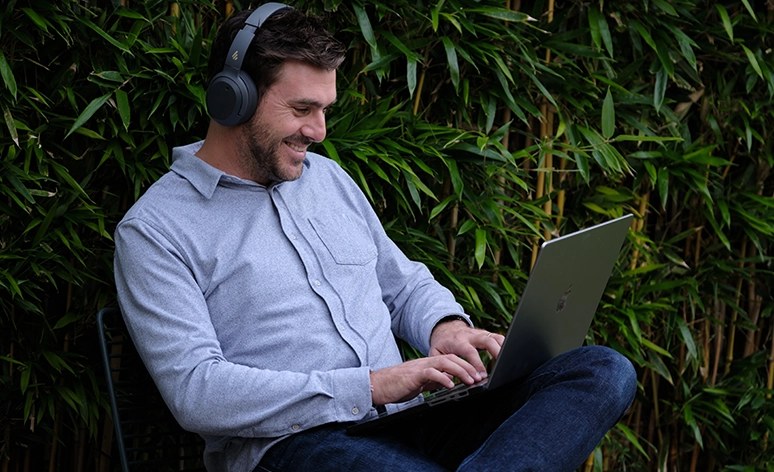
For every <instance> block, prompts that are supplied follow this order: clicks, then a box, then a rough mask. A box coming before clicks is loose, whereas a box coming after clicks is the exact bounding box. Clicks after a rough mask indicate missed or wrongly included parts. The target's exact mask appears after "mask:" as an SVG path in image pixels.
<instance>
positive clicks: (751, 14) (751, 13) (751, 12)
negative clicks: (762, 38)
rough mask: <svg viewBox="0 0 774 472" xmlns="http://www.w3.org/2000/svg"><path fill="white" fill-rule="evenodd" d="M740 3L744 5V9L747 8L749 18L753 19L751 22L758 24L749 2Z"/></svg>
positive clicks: (744, 0)
mask: <svg viewBox="0 0 774 472" xmlns="http://www.w3.org/2000/svg"><path fill="white" fill-rule="evenodd" d="M742 3H743V4H744V7H745V8H747V11H748V12H749V13H750V16H752V17H753V20H755V22H756V23H757V22H758V18H757V17H756V16H755V10H753V7H752V6H751V5H750V0H742Z"/></svg>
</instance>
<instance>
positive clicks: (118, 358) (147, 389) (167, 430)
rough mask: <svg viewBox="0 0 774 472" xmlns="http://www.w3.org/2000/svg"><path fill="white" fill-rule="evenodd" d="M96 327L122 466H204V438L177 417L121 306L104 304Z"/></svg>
mask: <svg viewBox="0 0 774 472" xmlns="http://www.w3.org/2000/svg"><path fill="white" fill-rule="evenodd" d="M97 327H98V331H99V341H100V349H101V351H102V364H103V366H104V369H105V377H106V384H107V391H108V396H109V398H110V409H111V412H112V414H113V425H114V431H115V437H116V442H117V443H118V454H119V458H120V462H121V470H122V471H123V472H130V471H131V472H138V471H153V472H164V471H175V470H190V471H205V470H206V469H205V468H204V463H203V460H202V454H203V452H204V441H203V440H202V439H201V437H199V435H197V434H195V433H191V432H188V431H185V430H183V429H182V428H181V427H180V425H179V424H178V423H177V421H175V419H174V417H173V416H172V413H171V412H170V411H169V409H168V408H167V406H166V404H165V403H164V401H163V400H162V398H161V394H159V391H158V390H157V389H156V385H155V384H154V383H153V380H152V379H151V377H150V374H148V371H147V370H146V369H145V365H144V364H143V363H142V360H141V359H140V356H139V355H138V353H137V350H136V349H135V347H134V343H133V342H132V340H131V338H130V337H129V333H128V332H127V330H126V325H124V321H123V318H122V316H121V312H120V311H119V310H118V309H117V308H104V309H102V310H100V312H99V313H98V314H97Z"/></svg>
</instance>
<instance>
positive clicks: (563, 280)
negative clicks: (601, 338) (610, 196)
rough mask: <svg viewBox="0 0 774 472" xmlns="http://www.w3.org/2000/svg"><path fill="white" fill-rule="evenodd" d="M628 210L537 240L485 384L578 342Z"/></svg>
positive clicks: (627, 222)
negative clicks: (524, 282) (535, 253)
mask: <svg viewBox="0 0 774 472" xmlns="http://www.w3.org/2000/svg"><path fill="white" fill-rule="evenodd" d="M632 219H633V215H625V216H622V217H620V218H616V219H614V220H610V221H607V222H605V223H601V224H598V225H596V226H592V227H590V228H586V229H583V230H580V231H576V232H574V233H571V234H567V235H565V236H561V237H558V238H556V239H552V240H550V241H546V242H544V243H543V244H542V246H541V248H540V252H539V253H538V257H537V260H536V261H535V266H534V268H533V270H532V273H531V274H530V276H529V279H528V280H527V285H526V286H525V288H524V292H523V294H522V296H521V300H520V301H519V305H518V307H517V308H516V312H515V313H514V315H513V320H512V321H511V325H510V327H509V328H508V333H507V334H506V336H505V342H503V346H502V349H501V351H500V355H499V356H498V358H497V361H496V362H495V366H494V368H493V370H492V373H491V375H490V376H489V382H488V383H487V389H492V388H495V387H499V386H500V385H503V384H506V383H508V382H511V381H513V380H516V379H518V378H520V377H523V376H525V375H529V374H530V373H531V372H532V371H533V370H535V369H536V368H537V367H539V366H540V365H542V364H543V363H545V362H546V361H548V360H550V359H552V358H553V357H555V356H557V355H559V354H562V353H563V352H566V351H569V350H571V349H575V348H577V347H580V346H581V345H583V340H584V339H585V337H586V334H587V333H588V330H589V327H590V326H591V320H592V319H593V318H594V314H595V313H596V311H597V307H598V305H599V301H600V300H601V298H602V293H603V292H604V290H605V287H606V286H607V282H608V280H609V278H610V274H611V273H612V271H613V267H614V265H615V262H616V260H617V259H618V253H619V252H620V251H621V246H622V245H623V242H624V240H625V238H626V234H627V233H628V231H629V227H630V226H631V222H632Z"/></svg>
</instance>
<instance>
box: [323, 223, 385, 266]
mask: <svg viewBox="0 0 774 472" xmlns="http://www.w3.org/2000/svg"><path fill="white" fill-rule="evenodd" d="M309 222H310V223H311V224H312V227H313V228H314V231H315V233H317V236H318V237H319V238H320V240H321V241H322V243H323V245H325V247H326V248H327V249H328V252H329V253H330V254H331V257H333V260H334V261H336V263H337V264H342V265H365V264H367V263H369V262H371V261H372V260H374V259H375V258H376V255H377V251H376V245H375V244H374V242H373V240H372V239H371V233H370V232H369V231H368V229H367V228H366V226H365V224H364V223H363V222H361V221H356V220H354V219H352V218H349V217H347V216H344V215H333V216H329V215H326V217H325V218H309Z"/></svg>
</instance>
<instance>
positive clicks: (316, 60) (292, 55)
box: [207, 8, 346, 103]
mask: <svg viewBox="0 0 774 472" xmlns="http://www.w3.org/2000/svg"><path fill="white" fill-rule="evenodd" d="M252 12H253V11H252V10H244V11H241V12H239V13H236V14H234V15H233V16H232V17H231V18H229V19H228V20H226V22H225V23H223V24H222V25H221V27H220V29H219V30H218V34H217V36H216V38H215V41H214V42H213V43H212V51H211V52H210V61H209V64H208V75H209V78H208V81H207V82H208V83H209V82H210V81H211V80H212V78H213V77H215V75H217V74H218V73H219V72H220V71H222V70H223V66H224V65H225V63H226V55H227V54H228V51H229V48H230V47H231V43H232V42H233V41H234V38H235V37H236V34H237V32H239V30H240V29H242V27H243V26H244V25H245V21H246V20H247V17H248V16H250V14H251V13H252ZM345 54H346V48H345V47H344V45H343V44H341V43H340V42H339V41H338V40H336V39H335V38H334V37H333V36H332V35H331V34H330V33H329V32H328V31H327V30H326V29H325V25H324V23H323V19H322V18H321V17H317V16H312V15H307V14H305V13H303V12H302V11H300V10H296V9H290V8H288V9H285V10H280V11H278V12H276V13H274V14H273V15H271V16H270V17H269V18H267V19H266V21H264V23H263V25H262V26H261V27H260V28H259V29H257V30H256V31H255V37H254V38H253V40H252V42H251V43H250V47H249V48H248V50H247V57H245V61H244V62H243V63H242V70H244V71H245V72H247V73H248V74H249V75H250V77H251V78H252V79H253V82H254V83H255V87H256V89H257V91H258V103H260V101H261V98H262V97H263V94H264V93H265V92H266V90H267V89H268V88H269V87H271V86H272V84H274V82H275V81H276V80H277V75H278V73H279V69H280V67H281V66H282V64H283V63H284V62H286V61H299V62H303V63H306V64H309V65H311V66H314V67H318V68H320V69H324V70H335V69H337V68H338V67H339V65H341V63H342V62H343V61H344V56H345Z"/></svg>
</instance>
